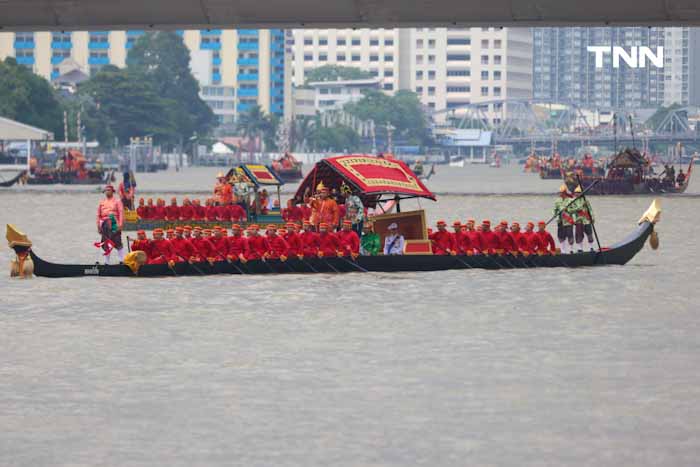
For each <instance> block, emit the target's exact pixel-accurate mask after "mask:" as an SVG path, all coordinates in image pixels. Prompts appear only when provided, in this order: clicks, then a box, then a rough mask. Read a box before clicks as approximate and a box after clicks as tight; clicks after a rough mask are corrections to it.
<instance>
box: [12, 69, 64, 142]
mask: <svg viewBox="0 0 700 467" xmlns="http://www.w3.org/2000/svg"><path fill="white" fill-rule="evenodd" d="M0 115H2V116H3V117H7V118H11V119H13V120H17V121H18V122H22V123H26V124H27V125H32V126H35V127H37V128H42V129H44V130H49V131H52V132H53V133H54V136H55V137H56V138H57V139H60V138H62V137H63V123H62V122H63V112H62V108H61V104H60V103H59V101H58V99H57V96H56V93H55V91H54V90H53V88H52V87H51V84H50V83H49V82H48V81H46V80H45V79H44V78H42V77H41V76H39V75H36V74H34V73H33V72H32V71H31V70H30V69H29V68H27V67H25V66H23V65H19V64H18V63H17V61H16V60H15V59H14V58H6V59H5V61H3V62H0Z"/></svg>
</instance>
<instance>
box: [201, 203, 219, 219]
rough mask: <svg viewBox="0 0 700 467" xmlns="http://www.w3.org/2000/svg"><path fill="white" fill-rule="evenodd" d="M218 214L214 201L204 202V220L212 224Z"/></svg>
mask: <svg viewBox="0 0 700 467" xmlns="http://www.w3.org/2000/svg"><path fill="white" fill-rule="evenodd" d="M218 214H219V210H218V209H217V206H216V204H214V200H213V199H211V198H208V199H207V201H206V206H204V220H206V221H208V222H214V221H215V220H216V216H217V215H218Z"/></svg>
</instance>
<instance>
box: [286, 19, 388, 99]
mask: <svg viewBox="0 0 700 467" xmlns="http://www.w3.org/2000/svg"><path fill="white" fill-rule="evenodd" d="M293 36H294V46H293V48H292V81H293V83H294V86H302V85H303V84H304V82H305V81H306V73H307V72H308V71H309V70H311V69H313V68H318V67H321V66H323V65H339V66H348V67H355V68H359V69H361V70H365V71H368V72H369V73H370V74H371V75H372V77H373V78H377V79H379V80H381V82H382V89H384V90H385V91H386V92H390V93H393V92H394V91H395V90H397V89H398V88H399V86H398V75H399V59H398V55H399V49H398V46H399V45H398V42H399V29H296V30H294V32H293Z"/></svg>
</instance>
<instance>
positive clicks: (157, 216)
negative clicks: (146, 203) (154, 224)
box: [151, 198, 166, 221]
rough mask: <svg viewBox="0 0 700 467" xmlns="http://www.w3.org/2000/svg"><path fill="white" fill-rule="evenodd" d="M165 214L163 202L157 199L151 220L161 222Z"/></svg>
mask: <svg viewBox="0 0 700 467" xmlns="http://www.w3.org/2000/svg"><path fill="white" fill-rule="evenodd" d="M165 214H166V213H165V201H164V200H162V199H160V198H158V201H157V202H156V207H155V208H153V217H151V219H154V220H157V221H162V220H164V219H165Z"/></svg>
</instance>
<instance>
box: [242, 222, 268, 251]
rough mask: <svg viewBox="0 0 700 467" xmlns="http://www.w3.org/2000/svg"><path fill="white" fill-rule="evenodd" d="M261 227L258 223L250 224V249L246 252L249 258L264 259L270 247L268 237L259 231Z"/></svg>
mask: <svg viewBox="0 0 700 467" xmlns="http://www.w3.org/2000/svg"><path fill="white" fill-rule="evenodd" d="M259 229H260V227H258V226H257V225H256V224H252V225H250V226H248V249H247V250H246V254H245V257H246V259H247V260H251V259H263V258H264V257H265V253H267V251H268V250H269V249H270V247H269V245H268V244H267V239H266V238H265V237H263V236H262V235H260V234H259V233H258V230H259Z"/></svg>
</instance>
